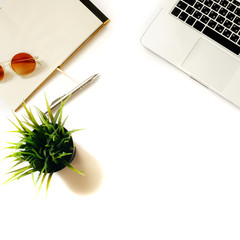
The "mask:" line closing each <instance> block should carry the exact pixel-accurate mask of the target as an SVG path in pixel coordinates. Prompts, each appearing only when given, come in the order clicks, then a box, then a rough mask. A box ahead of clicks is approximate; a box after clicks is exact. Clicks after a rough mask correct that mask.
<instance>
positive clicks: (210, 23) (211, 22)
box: [208, 19, 217, 28]
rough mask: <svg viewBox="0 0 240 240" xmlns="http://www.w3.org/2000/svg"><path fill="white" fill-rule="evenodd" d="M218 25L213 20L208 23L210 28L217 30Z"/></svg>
mask: <svg viewBox="0 0 240 240" xmlns="http://www.w3.org/2000/svg"><path fill="white" fill-rule="evenodd" d="M216 25H217V23H216V22H215V21H213V20H212V19H211V20H210V21H209V22H208V26H209V27H211V28H215V27H216Z"/></svg>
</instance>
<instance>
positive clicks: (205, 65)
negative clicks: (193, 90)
mask: <svg viewBox="0 0 240 240" xmlns="http://www.w3.org/2000/svg"><path fill="white" fill-rule="evenodd" d="M182 67H183V68H184V69H185V70H187V72H188V73H189V74H190V75H191V76H193V77H194V78H195V79H196V80H199V81H201V82H203V83H205V84H206V86H209V87H213V88H215V89H216V90H218V91H222V90H223V89H224V87H225V86H226V84H227V83H228V82H229V81H230V80H231V79H232V77H233V76H234V74H235V73H236V71H237V69H238V68H239V67H240V63H239V62H238V61H237V60H235V59H234V58H233V57H231V56H229V55H228V54H226V53H225V52H223V51H221V50H220V49H218V48H217V47H215V46H214V45H212V44H211V43H209V42H207V41H206V40H204V39H199V40H198V42H197V43H196V45H195V46H194V47H193V49H192V50H191V51H190V53H189V55H188V56H187V57H186V59H185V60H184V61H183V63H182Z"/></svg>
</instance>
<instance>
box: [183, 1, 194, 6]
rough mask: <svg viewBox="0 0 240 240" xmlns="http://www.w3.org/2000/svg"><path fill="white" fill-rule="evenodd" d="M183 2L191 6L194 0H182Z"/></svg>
mask: <svg viewBox="0 0 240 240" xmlns="http://www.w3.org/2000/svg"><path fill="white" fill-rule="evenodd" d="M183 1H184V2H186V3H188V4H189V5H191V6H193V5H194V3H195V2H196V0H183Z"/></svg>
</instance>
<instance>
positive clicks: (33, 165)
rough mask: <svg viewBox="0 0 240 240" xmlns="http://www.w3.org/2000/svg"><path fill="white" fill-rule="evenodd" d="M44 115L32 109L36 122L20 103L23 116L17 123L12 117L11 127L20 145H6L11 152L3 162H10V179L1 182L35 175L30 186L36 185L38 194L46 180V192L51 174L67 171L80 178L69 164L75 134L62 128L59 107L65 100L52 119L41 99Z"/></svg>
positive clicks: (61, 108) (29, 111) (49, 110)
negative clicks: (11, 163) (10, 159)
mask: <svg viewBox="0 0 240 240" xmlns="http://www.w3.org/2000/svg"><path fill="white" fill-rule="evenodd" d="M45 100H46V106H47V109H48V111H47V114H45V113H44V112H42V111H41V110H40V109H38V108H37V107H36V113H37V115H38V118H36V117H35V116H34V115H33V113H32V110H31V109H30V108H29V109H28V108H27V106H26V104H25V103H23V107H24V110H25V113H26V115H23V120H20V119H19V118H18V117H17V116H16V114H15V113H14V116H15V118H16V120H17V123H14V122H13V121H11V120H10V121H11V122H12V124H13V125H14V126H15V128H16V130H14V131H12V132H15V133H18V134H20V141H19V142H17V143H9V144H10V146H9V147H7V148H9V149H12V150H13V152H12V153H11V154H10V155H8V156H7V158H12V159H13V162H14V164H13V166H12V168H11V169H10V170H9V172H8V174H10V175H11V176H10V178H9V179H8V180H7V181H6V182H5V183H7V182H11V181H13V180H19V179H21V178H22V177H25V176H27V175H30V174H32V175H33V180H34V174H35V173H36V172H37V179H36V181H35V180H34V182H35V183H36V184H39V190H40V189H41V187H42V184H43V182H44V180H45V179H47V184H46V190H47V191H48V188H49V184H50V181H51V178H52V175H53V173H54V172H56V171H58V170H60V169H62V168H63V167H68V168H70V169H72V170H73V171H75V172H77V173H78V174H81V175H84V174H83V172H82V171H78V170H77V169H75V168H74V167H73V166H72V165H71V164H70V162H69V160H70V158H71V156H72V154H74V153H75V146H74V145H73V141H72V133H73V132H75V131H78V130H80V129H78V130H72V131H68V130H66V129H65V128H64V124H65V122H66V119H67V118H65V119H64V120H63V118H62V117H63V114H62V113H63V106H64V104H65V103H66V101H67V100H65V101H64V102H62V103H61V105H60V107H59V109H58V110H57V112H56V114H55V115H54V114H53V112H52V111H51V109H50V107H49V104H48V101H47V98H46V96H45Z"/></svg>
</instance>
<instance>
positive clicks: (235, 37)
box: [230, 33, 239, 42]
mask: <svg viewBox="0 0 240 240" xmlns="http://www.w3.org/2000/svg"><path fill="white" fill-rule="evenodd" d="M230 39H231V40H232V41H233V42H237V41H238V39H239V37H238V36H237V35H236V34H234V33H233V34H232V36H231V37H230Z"/></svg>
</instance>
